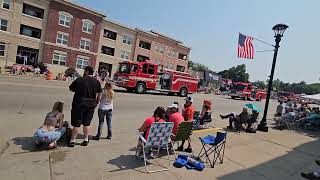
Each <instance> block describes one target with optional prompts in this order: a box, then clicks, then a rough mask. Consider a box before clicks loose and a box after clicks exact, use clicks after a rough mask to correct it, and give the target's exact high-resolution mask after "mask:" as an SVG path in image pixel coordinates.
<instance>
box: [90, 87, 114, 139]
mask: <svg viewBox="0 0 320 180" xmlns="http://www.w3.org/2000/svg"><path fill="white" fill-rule="evenodd" d="M113 97H114V92H113V90H112V84H111V83H110V82H109V81H107V82H106V84H105V86H104V88H103V91H102V96H101V99H100V104H99V109H98V117H99V126H98V132H97V135H96V136H94V137H92V139H93V140H99V139H100V136H101V131H102V127H103V124H104V117H106V121H107V126H108V136H107V139H111V137H112V132H111V119H112V109H113Z"/></svg>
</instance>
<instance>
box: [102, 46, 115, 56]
mask: <svg viewBox="0 0 320 180" xmlns="http://www.w3.org/2000/svg"><path fill="white" fill-rule="evenodd" d="M101 53H102V54H106V55H109V56H114V48H112V47H108V46H102V47H101Z"/></svg>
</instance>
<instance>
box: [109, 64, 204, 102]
mask: <svg viewBox="0 0 320 180" xmlns="http://www.w3.org/2000/svg"><path fill="white" fill-rule="evenodd" d="M114 82H115V84H116V85H117V86H118V87H123V88H126V89H127V91H128V92H133V91H135V92H136V93H138V94H142V93H145V92H146V91H147V90H154V91H160V92H167V93H169V94H175V93H178V95H180V96H187V95H188V94H192V93H195V92H197V86H198V79H197V78H195V77H193V76H191V75H189V74H188V73H184V72H178V71H172V70H167V69H161V68H160V69H159V68H158V65H157V64H154V63H152V62H151V61H144V62H132V61H124V62H121V63H120V64H119V69H118V71H117V73H115V75H114Z"/></svg>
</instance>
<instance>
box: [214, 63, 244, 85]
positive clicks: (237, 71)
mask: <svg viewBox="0 0 320 180" xmlns="http://www.w3.org/2000/svg"><path fill="white" fill-rule="evenodd" d="M218 74H219V75H221V76H222V77H224V78H227V79H231V80H232V81H234V82H249V74H248V73H247V72H246V65H245V64H241V65H238V66H234V67H232V68H230V69H227V70H224V71H221V72H219V73H218Z"/></svg>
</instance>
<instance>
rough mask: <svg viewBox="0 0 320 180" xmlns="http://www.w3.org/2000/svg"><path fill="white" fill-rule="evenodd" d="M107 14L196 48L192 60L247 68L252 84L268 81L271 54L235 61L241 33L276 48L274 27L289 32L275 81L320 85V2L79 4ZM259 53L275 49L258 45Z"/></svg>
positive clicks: (90, 0) (108, 0) (92, 0)
mask: <svg viewBox="0 0 320 180" xmlns="http://www.w3.org/2000/svg"><path fill="white" fill-rule="evenodd" d="M76 2H78V3H81V4H84V5H86V6H88V7H91V8H94V9H97V10H99V11H102V12H104V13H105V14H106V15H107V18H109V19H111V20H115V21H118V22H120V23H122V24H126V25H128V26H131V27H139V28H142V29H145V30H151V29H153V30H156V31H158V32H162V33H164V34H167V35H169V36H173V37H175V38H177V39H179V40H181V41H183V42H184V43H185V44H186V45H187V46H191V47H192V51H191V56H190V59H191V60H192V61H195V62H199V63H203V64H206V65H208V66H209V67H210V68H211V69H212V70H214V71H221V70H224V69H227V68H230V67H232V66H235V65H238V64H242V63H244V64H246V65H247V71H248V72H249V73H250V80H251V81H255V80H266V79H267V78H268V76H269V74H270V68H271V63H272V57H273V52H260V53H256V55H255V59H254V60H245V59H237V57H236V54H237V52H236V50H237V41H238V33H239V32H241V33H243V34H247V35H251V36H253V37H256V38H258V39H262V40H264V41H266V42H269V43H271V44H274V37H273V35H274V34H273V31H272V27H273V26H274V25H275V24H278V23H285V24H287V25H288V26H289V29H288V30H287V31H286V32H285V35H284V37H283V38H282V41H281V43H280V46H281V47H280V49H279V54H278V61H277V66H276V72H275V77H274V78H275V79H276V78H279V79H281V80H283V81H288V82H299V81H306V82H308V83H313V82H319V78H320V61H319V58H320V46H319V42H320V35H319V33H320V23H319V17H320V11H319V7H320V1H319V0H306V1H301V0H281V1H280V0H268V1H267V0H264V1H262V0H223V1H222V0H105V1H104V0H76ZM254 45H255V50H270V49H272V47H270V46H267V45H264V44H261V43H260V42H258V41H255V42H254Z"/></svg>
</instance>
